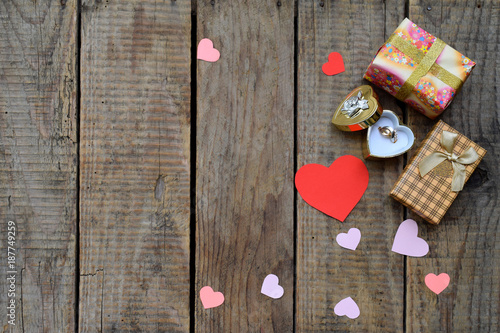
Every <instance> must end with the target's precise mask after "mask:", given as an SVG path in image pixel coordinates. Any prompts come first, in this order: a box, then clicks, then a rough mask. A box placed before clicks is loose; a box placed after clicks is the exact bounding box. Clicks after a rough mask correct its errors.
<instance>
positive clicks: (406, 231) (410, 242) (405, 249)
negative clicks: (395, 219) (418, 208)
mask: <svg viewBox="0 0 500 333" xmlns="http://www.w3.org/2000/svg"><path fill="white" fill-rule="evenodd" d="M417 234H418V225H417V222H415V221H414V220H411V219H408V220H405V221H403V222H401V224H400V225H399V228H398V231H397V232H396V236H395V237H394V243H393V244H392V251H393V252H396V253H399V254H403V255H405V256H412V257H423V256H425V255H426V254H427V253H429V244H427V242H426V241H425V240H423V239H422V238H419V237H417Z"/></svg>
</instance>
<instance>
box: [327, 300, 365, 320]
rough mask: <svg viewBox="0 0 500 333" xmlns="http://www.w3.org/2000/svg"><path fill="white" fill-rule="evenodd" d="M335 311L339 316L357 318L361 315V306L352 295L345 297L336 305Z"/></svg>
mask: <svg viewBox="0 0 500 333" xmlns="http://www.w3.org/2000/svg"><path fill="white" fill-rule="evenodd" d="M333 312H335V314H336V315H337V316H347V317H348V318H351V319H355V318H358V317H359V313H360V312H359V307H358V305H357V304H356V302H354V300H353V299H352V298H351V297H347V298H344V299H343V300H341V301H340V302H338V303H337V305H335V308H334V309H333Z"/></svg>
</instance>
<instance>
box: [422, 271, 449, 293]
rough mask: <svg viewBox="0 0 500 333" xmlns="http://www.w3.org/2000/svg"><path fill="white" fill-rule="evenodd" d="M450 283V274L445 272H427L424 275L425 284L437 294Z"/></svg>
mask: <svg viewBox="0 0 500 333" xmlns="http://www.w3.org/2000/svg"><path fill="white" fill-rule="evenodd" d="M449 284H450V276H449V275H448V274H446V273H441V274H439V275H438V276H436V275H435V274H432V273H429V274H427V275H426V276H425V285H426V286H427V287H428V288H429V289H430V290H432V291H433V292H434V293H436V295H439V294H440V293H441V292H442V291H443V290H445V289H446V287H448V285H449Z"/></svg>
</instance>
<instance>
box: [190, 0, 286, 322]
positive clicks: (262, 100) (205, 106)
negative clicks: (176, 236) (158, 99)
mask: <svg viewBox="0 0 500 333" xmlns="http://www.w3.org/2000/svg"><path fill="white" fill-rule="evenodd" d="M293 15H294V8H293V2H291V3H290V2H287V3H285V2H282V5H281V6H277V3H276V1H274V0H269V1H253V0H252V1H240V0H238V1H216V2H214V5H211V4H210V2H209V1H203V2H199V3H198V9H197V20H198V40H201V39H202V38H205V37H209V38H210V39H212V40H213V42H214V45H215V47H216V48H217V49H219V50H220V52H221V58H220V60H219V61H217V62H216V63H208V62H203V61H198V73H197V79H198V84H197V87H198V91H197V103H198V114H197V140H196V142H197V143H196V144H197V160H196V163H197V175H196V216H197V218H196V220H197V227H196V292H197V293H198V292H199V290H200V289H201V288H202V287H203V286H205V285H209V286H211V287H213V289H214V290H216V291H221V292H223V293H224V295H225V299H226V300H225V303H224V304H223V305H222V306H220V307H218V308H214V309H210V310H204V309H203V306H202V304H201V302H200V301H199V299H198V298H197V300H196V312H195V315H196V317H195V320H196V325H195V328H196V331H197V332H291V331H292V330H293V275H294V270H293V209H294V207H293V197H294V196H293V170H294V164H293V154H294V151H293V140H294V120H293V113H294V111H293V99H294V96H293V85H294V78H293V68H294V67H293V49H294V44H293V41H294V40H293V36H294V35H293V22H294V16H293ZM271 273H273V274H276V275H277V276H278V277H279V279H280V284H281V285H282V286H283V288H284V290H285V293H284V296H283V297H282V298H281V299H279V300H273V299H271V298H269V297H267V296H264V295H262V294H261V293H260V289H261V285H262V282H263V280H264V278H265V277H266V276H267V275H268V274H271Z"/></svg>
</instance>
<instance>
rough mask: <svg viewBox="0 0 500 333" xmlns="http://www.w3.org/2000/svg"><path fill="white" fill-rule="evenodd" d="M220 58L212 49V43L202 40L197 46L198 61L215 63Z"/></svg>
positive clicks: (217, 52) (215, 50) (208, 40)
mask: <svg viewBox="0 0 500 333" xmlns="http://www.w3.org/2000/svg"><path fill="white" fill-rule="evenodd" d="M219 58H220V52H219V51H218V50H217V49H216V48H214V43H213V42H212V41H211V40H210V39H208V38H203V39H202V40H200V43H199V44H198V59H200V60H205V61H209V62H216V61H217V60H219Z"/></svg>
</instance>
